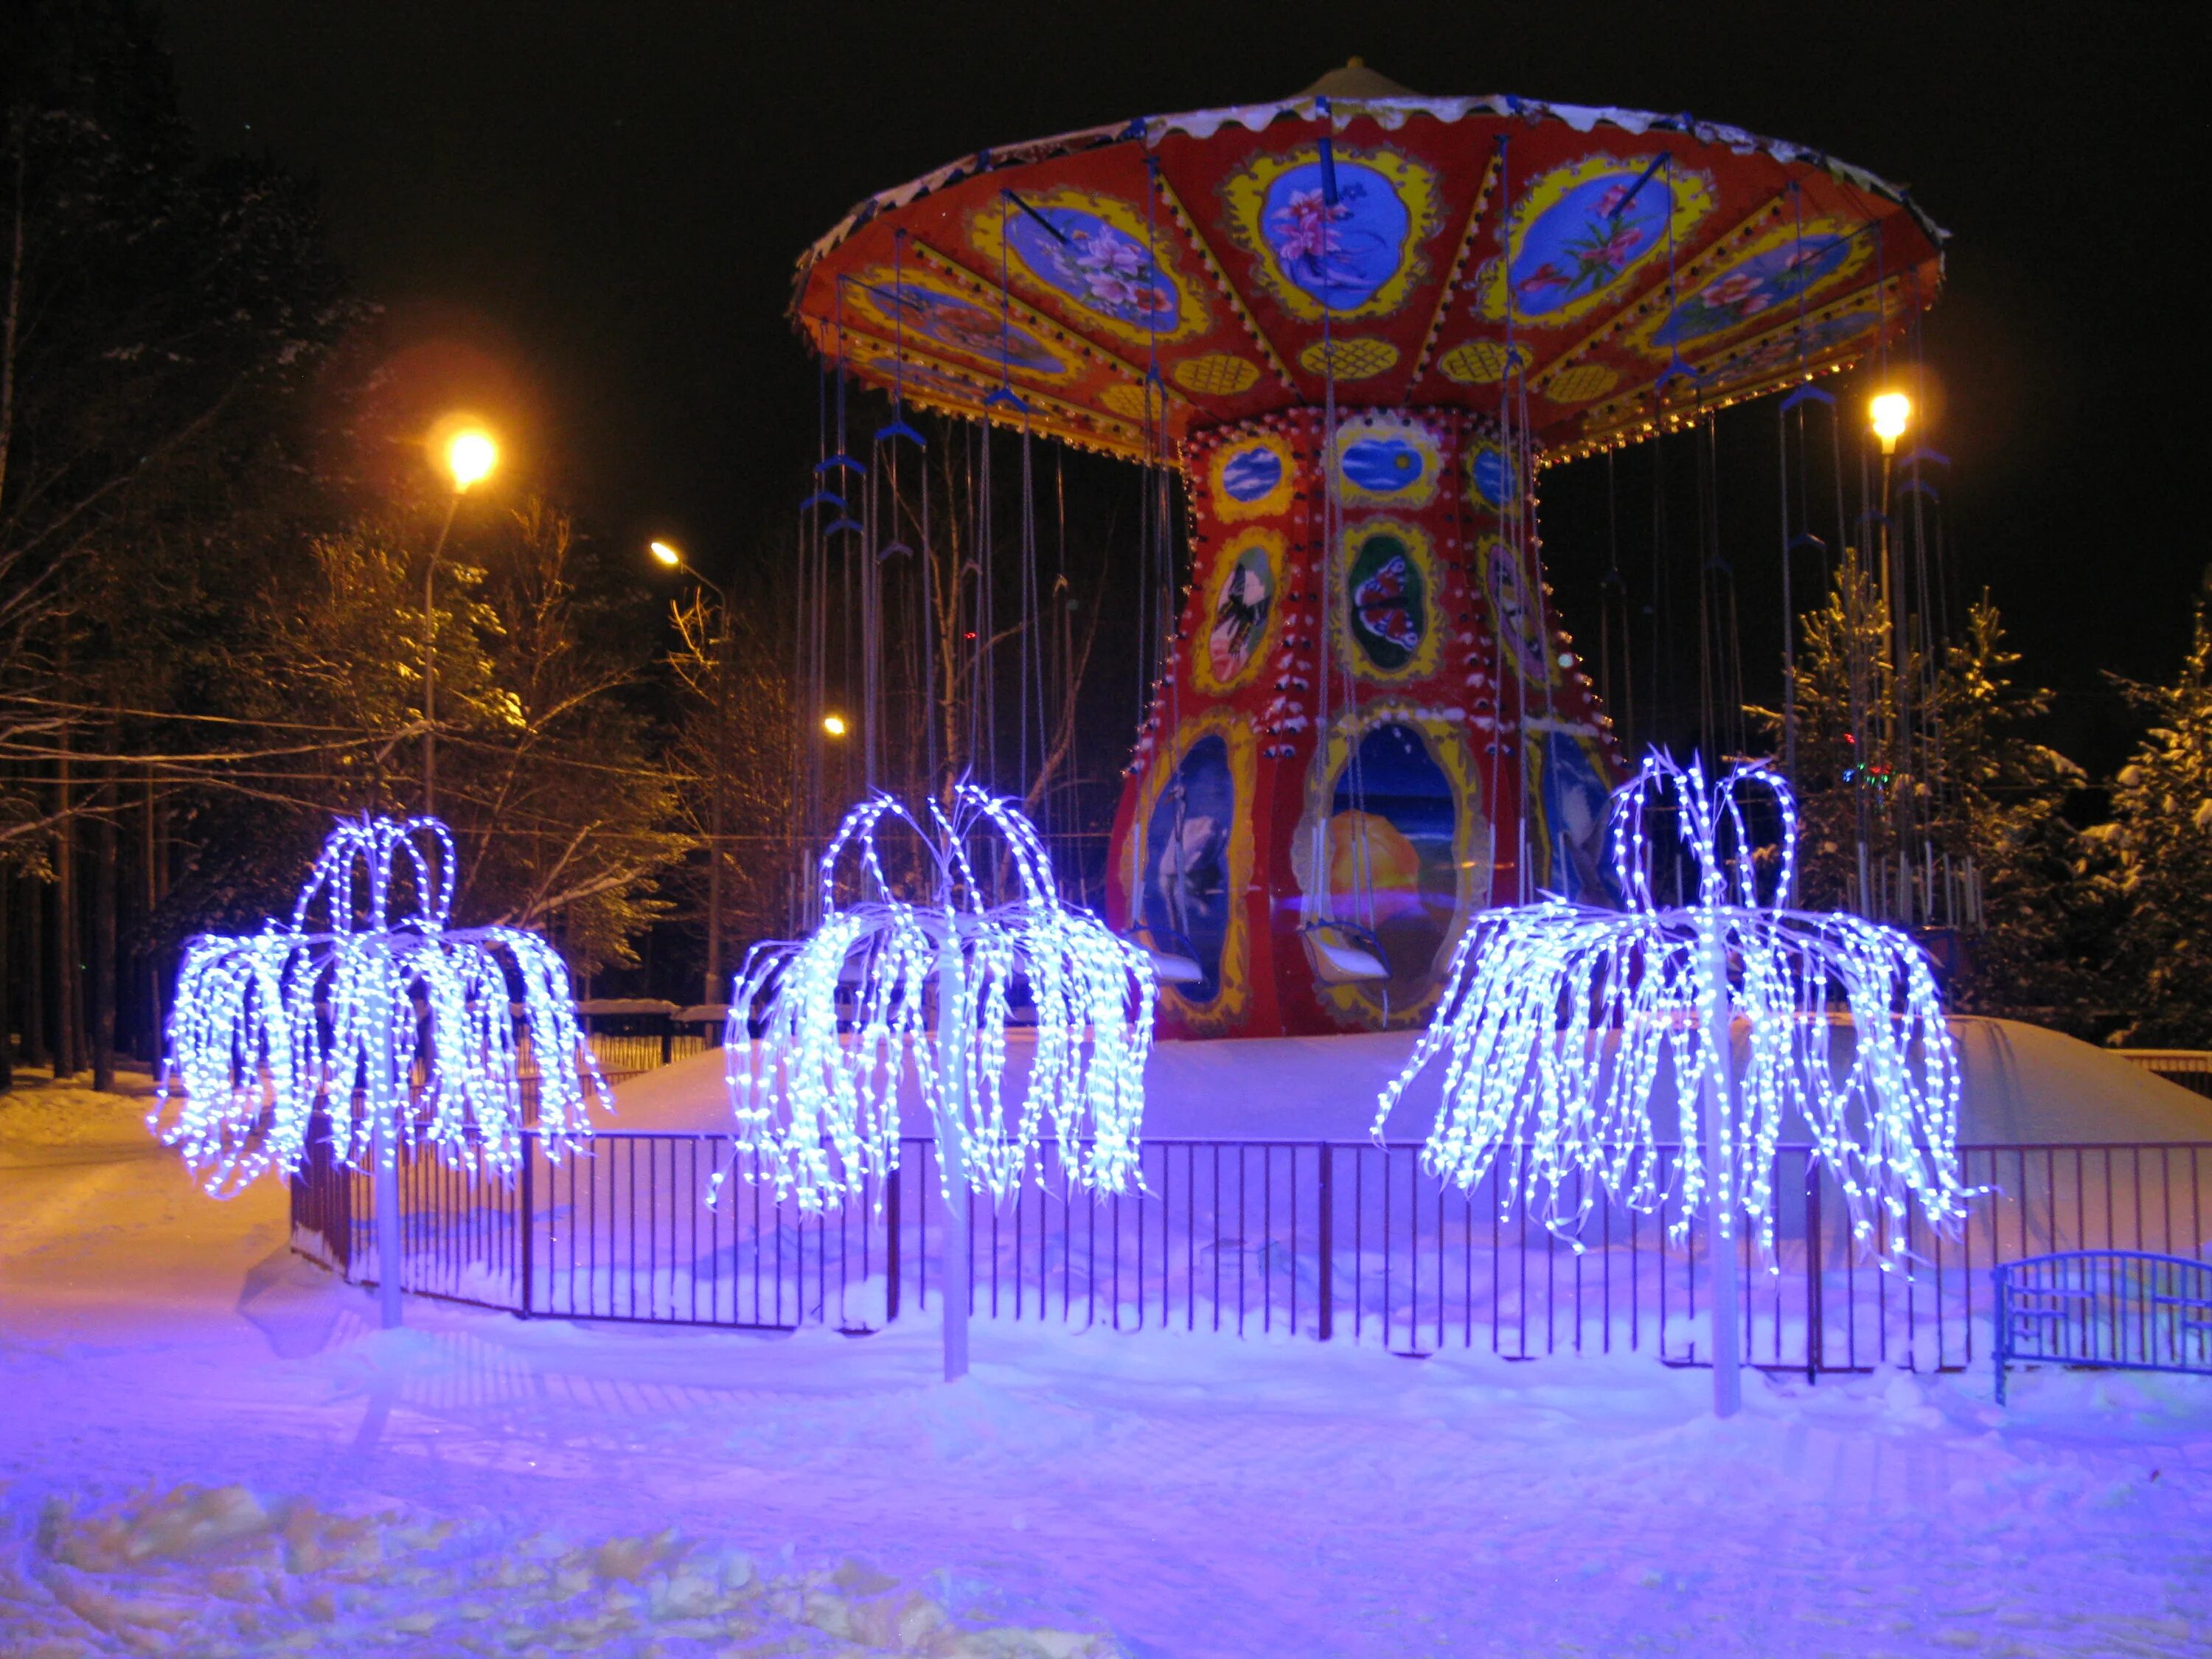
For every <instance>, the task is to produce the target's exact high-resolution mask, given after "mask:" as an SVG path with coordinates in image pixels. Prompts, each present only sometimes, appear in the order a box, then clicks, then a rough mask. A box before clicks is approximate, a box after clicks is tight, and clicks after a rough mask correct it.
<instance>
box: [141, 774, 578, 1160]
mask: <svg viewBox="0 0 2212 1659" xmlns="http://www.w3.org/2000/svg"><path fill="white" fill-rule="evenodd" d="M453 873H454V860H453V837H452V836H450V835H449V834H448V833H447V829H446V826H445V825H444V824H443V823H440V822H439V821H438V820H437V819H435V818H428V817H414V818H406V819H394V818H388V817H361V818H358V819H350V820H344V821H342V822H341V823H339V825H338V827H337V829H335V830H334V831H332V832H331V836H330V838H329V839H328V840H327V841H325V842H324V843H323V850H322V854H321V856H320V857H319V859H317V860H316V861H315V866H314V868H313V871H312V872H310V873H309V875H308V878H307V883H306V884H305V885H304V886H303V887H301V890H300V897H299V901H298V902H297V903H295V905H294V906H293V908H292V915H291V919H290V921H289V923H286V924H283V925H280V924H279V923H278V922H277V921H276V920H275V919H274V918H273V917H272V918H271V919H270V921H269V922H268V923H267V924H266V925H265V926H264V927H263V928H262V930H261V932H259V933H254V934H250V935H248V936H246V937H244V938H226V937H221V936H217V935H203V936H202V937H200V938H197V939H193V940H192V941H191V944H190V945H188V946H187V947H186V948H185V960H184V964H183V967H182V969H180V970H179V974H178V975H177V991H176V1000H175V1006H174V1010H173V1012H172V1013H171V1015H170V1017H169V1023H168V1032H167V1046H168V1053H167V1060H166V1062H165V1064H164V1066H163V1067H162V1074H161V1086H160V1088H159V1090H158V1091H157V1092H156V1095H155V1104H154V1110H153V1111H152V1113H151V1114H149V1116H148V1119H147V1121H148V1124H149V1127H152V1128H153V1130H154V1131H155V1133H156V1134H158V1135H159V1136H160V1137H161V1139H163V1140H165V1141H167V1142H168V1143H169V1144H170V1145H171V1146H179V1147H181V1148H182V1149H183V1151H184V1153H185V1158H186V1159H187V1160H188V1161H189V1162H190V1163H191V1165H192V1167H193V1168H194V1170H197V1172H198V1173H199V1174H200V1176H201V1177H202V1180H203V1182H204V1185H205V1186H206V1188H207V1190H208V1191H209V1192H210V1193H212V1194H215V1195H216V1196H217V1197H228V1196H230V1195H231V1194H234V1193H236V1192H237V1191H238V1190H239V1189H240V1188H242V1187H244V1186H246V1184H247V1183H248V1182H252V1180H253V1179H254V1178H255V1177H256V1176H259V1175H261V1174H262V1173H263V1172H264V1171H265V1170H271V1169H274V1170H281V1171H283V1172H286V1173H289V1172H291V1171H293V1170H296V1169H297V1168H298V1167H299V1164H300V1162H301V1158H303V1157H304V1156H305V1155H306V1152H307V1133H308V1126H309V1123H310V1121H311V1120H312V1117H313V1113H314V1110H315V1108H316V1106H317V1104H318V1103H321V1104H322V1106H323V1108H324V1109H325V1112H326V1113H327V1115H328V1118H329V1121H330V1128H331V1146H332V1149H333V1151H334V1152H335V1153H336V1155H337V1157H338V1158H340V1159H341V1160H342V1161H343V1162H345V1163H348V1164H353V1165H355V1166H356V1167H358V1168H362V1169H367V1168H370V1167H371V1166H372V1164H373V1162H374V1158H375V1157H376V1155H377V1149H378V1148H379V1147H381V1148H382V1156H383V1158H385V1160H386V1163H387V1164H389V1163H390V1162H392V1160H394V1159H396V1158H398V1151H399V1148H400V1147H402V1146H409V1147H412V1146H417V1145H420V1144H423V1143H428V1145H430V1146H433V1147H435V1149H436V1151H437V1152H438V1153H439V1155H440V1156H441V1158H444V1159H445V1160H446V1161H447V1163H449V1164H453V1166H455V1167H456V1168H459V1169H463V1170H468V1171H470V1172H471V1173H474V1172H476V1171H478V1170H492V1171H494V1172H496V1173H498V1174H500V1175H502V1176H504V1175H507V1174H511V1173H512V1172H513V1170H514V1168H515V1165H516V1163H517V1161H518V1159H519V1158H520V1155H521V1149H522V1131H523V1127H524V1124H525V1121H526V1118H525V1112H524V1105H523V1091H522V1082H521V1078H520V1059H521V1056H520V1053H519V1052H518V1048H517V1045H516V1041H515V1018H514V1013H515V1007H516V1004H517V1002H518V1000H519V1003H520V1010H521V1013H522V1018H523V1024H524V1027H525V1029H526V1030H527V1032H528V1034H529V1036H528V1041H529V1044H530V1050H531V1053H532V1057H533V1058H534V1059H535V1060H536V1063H537V1069H538V1110H537V1116H538V1132H539V1138H540V1144H541V1145H542V1146H543V1147H544V1150H545V1152H546V1153H547V1155H548V1156H549V1157H552V1158H559V1157H560V1156H561V1155H562V1153H563V1152H566V1151H568V1149H570V1148H571V1147H572V1146H575V1145H577V1144H579V1143H580V1142H581V1141H583V1140H585V1139H588V1137H589V1136H590V1134H591V1126H590V1123H589V1121H588V1119H587V1118H586V1112H585V1107H586V1089H587V1088H589V1089H591V1090H593V1091H597V1092H598V1093H599V1096H600V1097H602V1098H605V1097H606V1092H607V1091H606V1083H605V1079H603V1078H602V1077H601V1076H600V1075H599V1066H598V1062H597V1061H596V1060H594V1059H593V1058H592V1052H591V1048H590V1047H589V1045H588V1044H587V1043H586V1042H585V1041H584V1038H583V1034H582V1032H581V1031H580V1029H579V1027H578V1024H577V1019H576V1006H575V1003H574V1000H573V999H572V998H571V996H570V994H569V988H568V968H567V966H566V965H565V964H564V963H562V960H561V958H560V957H559V956H557V955H556V953H555V952H554V951H553V950H552V949H551V947H550V946H549V945H547V944H546V943H545V941H544V939H539V938H538V936H537V935H536V934H534V933H525V932H524V931H522V930H521V929H520V928H516V927H481V928H466V929H449V928H448V927H447V925H446V924H447V920H448V918H449V916H450V914H451V907H452V903H453ZM395 877H397V878H398V880H397V881H395ZM395 888H398V889H400V890H404V892H405V893H406V894H408V895H410V896H411V901H412V905H413V908H412V909H411V910H410V911H408V912H407V913H406V914H404V915H395V914H394V909H393V907H394V902H395ZM318 910H319V911H320V913H321V922H320V926H319V927H317V926H316V925H315V916H316V912H317V911H318ZM518 991H519V992H520V997H519V999H518V998H517V996H516V993H517V992H518Z"/></svg>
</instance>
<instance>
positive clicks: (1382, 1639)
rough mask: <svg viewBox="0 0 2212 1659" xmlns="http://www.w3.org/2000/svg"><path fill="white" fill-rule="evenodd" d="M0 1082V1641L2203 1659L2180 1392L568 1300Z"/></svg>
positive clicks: (142, 1645) (2195, 1509)
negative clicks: (953, 1377) (546, 1311)
mask: <svg viewBox="0 0 2212 1659" xmlns="http://www.w3.org/2000/svg"><path fill="white" fill-rule="evenodd" d="M140 1109H141V1107H140V1106H139V1105H138V1104H137V1103H130V1102H122V1103H112V1102H106V1101H102V1100H100V1099H99V1098H98V1097H92V1096H90V1095H88V1093H87V1092H85V1091H81V1090H66V1091H65V1090H54V1089H51V1088H39V1087H33V1088H31V1089H30V1090H28V1091H25V1092H23V1093H20V1094H18V1095H16V1096H15V1097H5V1098H0V1532H4V1535H3V1536H0V1653H6V1654H9V1655H15V1654H25V1655H46V1654H52V1655H62V1654H76V1653H88V1652H91V1653H105V1652H115V1653H147V1652H163V1653H175V1654H192V1655H200V1654H208V1655H215V1654H223V1653H240V1654H244V1653H316V1652H327V1653H362V1652H404V1653H417V1654H427V1655H443V1654H463V1653H477V1652H482V1653H502V1654H530V1653H535V1652H548V1653H550V1652H589V1653H595V1654H647V1653H659V1654H666V1655H671V1656H672V1655H678V1654H688V1653H717V1654H720V1653H734V1654H768V1653H816V1652H820V1653H853V1652H873V1651H881V1650H895V1651H896V1650H902V1649H903V1650H908V1651H916V1652H925V1653H940V1654H945V1653H965V1654H977V1655H982V1654H1006V1655H1015V1654H1021V1655H1033V1654H1034V1655H1044V1654H1054V1655H1068V1654H1082V1653H1086V1652H1090V1653H1098V1654H1105V1653H1123V1654H1127V1655H1132V1656H1139V1655H1175V1656H1210V1655H1219V1656H1240V1659H1242V1656H1257V1655H1307V1654H1316V1655H1332V1656H1334V1655H1343V1656H1355V1655H1358V1656H1364V1655H1386V1654H1390V1655H1395V1654H1438V1655H1443V1654H1452V1655H1457V1654H1513V1655H1565V1654H1581V1655H1595V1654H1613V1653H1696V1654H1700V1655H1705V1654H1716V1655H1717V1654H1751V1655H1791V1656H1796V1655H1822V1654H1850V1655H1874V1654H1895V1655H1906V1654H1939V1653H1940V1654H1954V1653H1960V1652H1966V1653H1981V1654H1990V1655H1998V1654H2011V1655H2050V1654H2095V1655H2113V1654H2172V1655H2183V1654H2202V1653H2206V1652H2212V1382H2207V1381H2206V1380H2203V1379H2194V1378H2175V1377H2154V1376H2127V1377H2118V1376H2103V1377H2100V1376H2090V1375H2084V1374H2069V1373H2056V1372H2033V1373H2029V1374H2027V1375H2025V1376H2020V1377H2017V1378H2016V1379H2015V1389H2014V1396H2013V1398H2014V1404H2013V1405H2012V1407H2010V1408H2009V1409H2008V1410H2005V1411H2002V1412H2001V1411H1999V1410H1997V1409H1996V1407H1994V1406H1993V1405H1992V1404H1991V1403H1990V1379H1989V1376H1988V1374H1987V1372H1986V1370H1980V1371H1977V1372H1975V1373H1973V1374H1972V1375H1967V1376H1943V1377H1935V1378H1925V1377H1923V1378H1916V1377H1913V1376H1906V1375H1902V1374H1891V1375H1886V1376H1875V1377H1871V1378H1868V1379H1864V1380H1860V1381H1837V1380H1833V1379H1831V1380H1828V1381H1824V1382H1823V1383H1820V1385H1819V1386H1818V1387H1808V1386H1807V1385H1806V1384H1805V1383H1803V1382H1802V1379H1799V1380H1795V1381H1778V1382H1765V1381H1761V1380H1759V1379H1753V1381H1752V1383H1751V1385H1750V1389H1749V1398H1748V1401H1747V1406H1746V1409H1745V1411H1744V1413H1743V1414H1742V1415H1741V1417H1739V1418H1736V1419H1733V1420H1731V1421H1729V1422H1726V1423H1721V1422H1716V1421H1715V1420H1713V1419H1711V1417H1710V1416H1709V1415H1708V1414H1707V1410H1706V1404H1707V1383H1706V1379H1705V1376H1704V1375H1703V1374H1702V1373H1699V1372H1693V1371H1672V1370H1667V1369H1665V1368H1663V1367H1662V1366H1660V1365H1658V1364H1655V1363H1654V1362H1653V1361H1651V1360H1650V1359H1649V1358H1640V1357H1635V1356H1626V1357H1620V1358H1613V1359H1611V1360H1607V1359H1604V1358H1597V1357H1594V1356H1585V1357H1583V1358H1559V1359H1557V1360H1549V1361H1540V1362H1537V1363H1534V1364H1518V1365H1516V1364H1506V1363H1504V1362H1502V1361H1498V1360H1496V1359H1494V1358H1491V1357H1490V1356H1489V1355H1487V1354H1486V1353H1476V1354H1472V1355H1467V1354H1458V1353H1451V1352H1447V1353H1444V1354H1441V1355H1439V1356H1437V1358H1431V1359H1428V1360H1422V1361H1413V1360H1407V1359H1401V1358H1397V1357H1395V1356H1394V1355H1392V1354H1390V1353H1389V1352H1383V1351H1380V1350H1377V1349H1373V1348H1368V1349H1354V1348H1352V1347H1350V1346H1348V1345H1330V1346H1322V1345H1320V1344H1316V1343H1312V1342H1298V1343H1295V1344H1291V1343H1273V1344H1270V1343H1261V1342H1257V1341H1255V1342H1238V1341H1235V1340H1225V1339H1220V1338H1215V1337H1212V1336H1206V1335H1200V1336H1188V1335H1176V1334H1172V1333H1154V1334H1145V1335H1142V1336H1136V1337H1132V1336H1128V1335H1123V1334H1114V1333H1111V1332H1107V1331H1092V1332H1089V1333H1077V1332H1071V1331H1068V1330H1065V1329H1062V1328H1057V1327H1053V1326H1043V1327H1037V1326H1027V1325H1025V1326H1020V1327H1014V1326H998V1325H993V1324H990V1323H988V1322H983V1323H980V1324H979V1325H978V1326H977V1327H976V1329H975V1350H976V1364H975V1374H974V1375H973V1376H970V1377H969V1379H967V1380H966V1381H965V1382H963V1383H959V1384H957V1385H953V1386H950V1387H948V1386H946V1385H945V1384H943V1383H939V1382H936V1381H934V1380H933V1379H934V1376H935V1372H936V1366H937V1350H936V1339H937V1333H936V1331H935V1329H934V1328H933V1326H931V1325H930V1324H928V1323H927V1322H925V1321H921V1320H916V1319H912V1318H908V1319H902V1321H900V1322H899V1323H898V1324H897V1325H896V1326H895V1327H893V1328H890V1330H888V1331H886V1332H885V1333H884V1334H880V1335H876V1336H872V1337H867V1338H865V1339H860V1340H854V1339H848V1338H845V1337H842V1336H840V1335H838V1334H836V1333H835V1332H834V1331H826V1330H820V1329H810V1330H802V1331H801V1332H799V1334H795V1335H793V1336H790V1337H787V1338H782V1339H774V1340H771V1339H763V1338H753V1337H747V1336H743V1335H736V1334H721V1333H696V1334H690V1333H681V1332H667V1331H647V1330H638V1329H624V1328H581V1327H577V1326H572V1325H568V1324H563V1323H558V1322H533V1323H526V1322H520V1321H518V1320H514V1319H511V1318H507V1317H505V1316H495V1315H487V1314H477V1313H472V1312H468V1311H464V1310H455V1309H449V1308H441V1307H439V1306H437V1305H435V1304H420V1303H418V1304H411V1305H410V1310H409V1312H410V1321H411V1322H412V1323H411V1326H410V1328H409V1329H407V1330H405V1331H402V1332H395V1333H389V1334H386V1333H380V1332H378V1331H376V1330H374V1328H373V1320H374V1310H373V1307H372V1304H371V1303H370V1302H369V1300H368V1297H367V1296H366V1295H364V1294H363V1293H362V1292H359V1291H350V1290H346V1289H343V1288H341V1287H338V1286H335V1285H332V1284H331V1282H330V1281H329V1280H328V1279H327V1278H325V1276H324V1275H322V1274H320V1273H318V1272H317V1271H315V1270H313V1269H312V1268H309V1267H307V1266H305V1265H304V1264H302V1263H301V1262H299V1261H296V1260H295V1258H293V1257H291V1256H290V1255H289V1253H288V1252H287V1251H286V1249H284V1226H283V1197H282V1194H281V1193H279V1192H278V1191H277V1190H276V1188H273V1187H270V1188H261V1189H257V1190H256V1191H254V1192H252V1193H251V1194H247V1195H246V1197H244V1198H241V1199H240V1200H236V1201H235V1202H234V1203H231V1204H229V1205H227V1206H224V1205H217V1204H215V1203H213V1202H212V1201H210V1200H206V1199H204V1198H202V1197H201V1196H199V1195H198V1194H197V1190H196V1188H194V1187H193V1186H192V1184H191V1180H190V1177H189V1176H188V1175H187V1174H186V1173H185V1171H184V1170H183V1169H182V1168H181V1166H180V1165H179V1164H178V1163H177V1161H176V1159H175V1158H174V1157H173V1155H172V1154H170V1153H168V1152H164V1151H161V1150H158V1149H156V1148H155V1147H154V1146H152V1144H151V1143H150V1141H149V1139H147V1137H146V1135H145V1133H144V1131H143V1128H141V1127H139V1126H138V1122H137V1113H138V1111H139V1110H140Z"/></svg>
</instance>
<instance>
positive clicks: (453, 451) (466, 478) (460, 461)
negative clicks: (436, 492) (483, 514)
mask: <svg viewBox="0 0 2212 1659" xmlns="http://www.w3.org/2000/svg"><path fill="white" fill-rule="evenodd" d="M497 465H499V445H498V444H497V443H496V442H495V441H494V440H493V438H492V435H491V434H490V433H489V432H486V431H485V430H484V429H483V428H482V427H475V426H470V427H463V428H461V429H460V430H459V432H456V433H455V434H454V435H453V438H452V440H451V441H448V442H447V445H446V470H447V471H448V472H451V473H452V474H453V494H455V495H467V494H468V493H469V486H470V485H471V484H477V483H483V481H484V480H485V479H486V478H488V477H490V476H491V470H492V469H493V468H494V467H495V466H497Z"/></svg>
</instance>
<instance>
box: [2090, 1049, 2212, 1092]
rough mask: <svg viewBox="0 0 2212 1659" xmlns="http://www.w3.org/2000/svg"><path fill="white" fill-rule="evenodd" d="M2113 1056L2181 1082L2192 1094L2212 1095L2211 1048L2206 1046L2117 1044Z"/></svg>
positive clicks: (2172, 1081)
mask: <svg viewBox="0 0 2212 1659" xmlns="http://www.w3.org/2000/svg"><path fill="white" fill-rule="evenodd" d="M2109 1052H2110V1053H2111V1054H2112V1055H2113V1057H2114V1058H2116V1059H2119V1060H2125V1061H2127V1062H2128V1064H2129V1065H2130V1066H2139V1067H2141V1068H2142V1070H2143V1071H2146V1072H2148V1073H2151V1074H2152V1075H2154V1076H2155V1077H2162V1078H2164V1079H2166V1081H2167V1082H2168V1083H2178V1084H2179V1085H2181V1086H2182V1087H2183V1088H2185V1089H2187V1090H2189V1091H2191V1093H2193V1094H2200V1095H2212V1050H2208V1049H2203V1048H2114V1049H2112V1050H2110V1051H2109Z"/></svg>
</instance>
